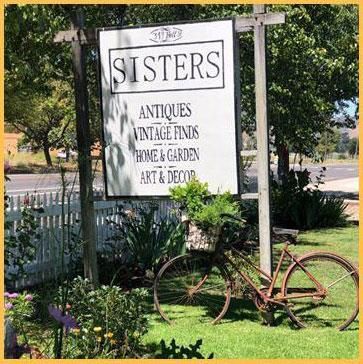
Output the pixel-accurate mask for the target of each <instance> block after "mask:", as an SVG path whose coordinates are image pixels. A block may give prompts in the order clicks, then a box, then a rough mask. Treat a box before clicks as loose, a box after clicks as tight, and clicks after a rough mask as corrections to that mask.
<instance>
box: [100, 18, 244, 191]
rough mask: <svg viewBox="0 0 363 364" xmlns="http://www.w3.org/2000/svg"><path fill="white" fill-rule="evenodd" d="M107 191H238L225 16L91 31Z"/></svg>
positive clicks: (230, 54) (229, 38)
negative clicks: (194, 186)
mask: <svg viewBox="0 0 363 364" xmlns="http://www.w3.org/2000/svg"><path fill="white" fill-rule="evenodd" d="M99 51H100V62H101V67H100V69H101V86H102V112H103V135H104V163H105V174H106V175H105V177H106V178H105V181H106V191H107V196H108V197H121V196H122V197H127V196H166V195H168V194H169V188H170V187H172V186H175V185H177V184H181V183H185V182H187V181H189V180H190V178H192V177H193V176H198V177H199V178H200V179H201V180H202V181H207V182H208V183H209V186H210V189H211V191H212V192H214V193H217V192H218V191H225V190H229V191H230V192H231V193H234V194H237V193H238V172H237V146H236V144H237V141H236V107H235V80H234V43H233V24H232V21H231V20H223V21H213V22H203V23H190V24H177V25H176V26H170V25H168V26H159V27H143V28H122V29H110V30H108V29H104V30H100V31H99Z"/></svg>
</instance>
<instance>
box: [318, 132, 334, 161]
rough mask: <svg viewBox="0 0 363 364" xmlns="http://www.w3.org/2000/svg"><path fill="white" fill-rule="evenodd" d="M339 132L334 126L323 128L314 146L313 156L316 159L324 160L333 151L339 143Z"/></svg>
mask: <svg viewBox="0 0 363 364" xmlns="http://www.w3.org/2000/svg"><path fill="white" fill-rule="evenodd" d="M339 140H340V132H339V130H338V129H336V128H331V129H327V130H325V131H324V132H323V133H322V134H321V135H320V138H319V143H318V145H317V146H316V147H315V151H314V153H315V158H316V159H317V160H321V161H323V160H325V159H326V158H327V156H328V155H329V154H331V153H333V152H334V151H335V150H336V149H337V146H338V144H339Z"/></svg>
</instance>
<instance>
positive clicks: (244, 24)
mask: <svg viewBox="0 0 363 364" xmlns="http://www.w3.org/2000/svg"><path fill="white" fill-rule="evenodd" d="M235 20H236V21H235V32H236V33H241V32H248V31H251V30H253V29H254V27H255V26H257V25H275V24H283V23H285V13H265V14H254V15H252V16H236V17H235ZM53 42H54V43H70V42H80V43H81V44H82V45H89V46H92V45H96V44H97V32H96V29H74V30H73V29H72V30H63V31H60V32H58V33H57V34H56V35H55V37H54V38H53Z"/></svg>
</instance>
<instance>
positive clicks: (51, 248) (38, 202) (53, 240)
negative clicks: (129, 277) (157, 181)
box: [5, 191, 174, 288]
mask: <svg viewBox="0 0 363 364" xmlns="http://www.w3.org/2000/svg"><path fill="white" fill-rule="evenodd" d="M26 200H28V201H29V203H30V204H31V206H32V207H33V208H34V210H35V211H37V210H39V208H41V212H35V215H36V217H37V221H38V224H39V228H38V235H39V238H38V239H36V240H35V242H34V243H35V246H36V258H35V259H34V261H32V262H31V263H29V264H27V265H26V272H27V275H26V277H24V278H21V279H19V280H18V281H17V282H16V287H17V288H21V287H26V286H30V285H34V284H38V283H41V282H44V281H47V280H49V279H52V278H54V277H56V276H57V275H58V274H59V273H60V269H61V249H60V247H61V243H60V242H61V234H62V229H61V225H62V223H61V216H62V203H61V193H59V192H57V193H48V194H45V193H44V194H36V195H29V196H28V197H27V196H15V197H14V196H10V199H9V207H8V208H7V211H6V221H10V222H11V228H10V229H9V230H8V231H6V232H5V233H6V234H14V232H15V230H16V228H17V226H18V224H20V222H21V218H22V215H21V208H22V206H24V202H28V201H26ZM94 200H95V202H94V207H95V220H96V221H95V224H96V236H97V250H98V251H104V250H105V249H107V245H108V244H107V239H108V238H110V237H111V236H112V235H113V234H114V230H113V229H112V226H111V225H110V224H107V219H112V220H114V221H116V222H118V221H119V219H120V217H119V215H118V214H117V210H118V205H120V204H121V205H123V206H124V207H125V208H128V207H138V206H142V205H145V204H147V203H150V202H153V203H156V204H157V205H158V207H159V209H158V210H157V212H156V219H157V220H159V219H161V218H165V217H168V218H172V216H173V215H172V209H173V208H174V205H173V204H172V203H171V202H170V201H169V200H152V201H151V200H142V201H141V200H137V201H130V200H128V201H125V200H120V201H105V200H103V199H102V191H96V192H95V194H94ZM67 201H68V197H67V198H66V204H65V205H64V212H65V221H66V222H67V221H70V223H71V224H70V225H72V231H73V232H75V233H77V232H79V229H80V227H79V226H80V223H79V222H80V200H79V194H78V193H77V192H73V193H70V195H69V202H70V203H69V205H68V204H67ZM68 215H69V220H68ZM66 264H68V262H67V261H66ZM11 271H12V268H11V267H6V272H7V273H9V272H11Z"/></svg>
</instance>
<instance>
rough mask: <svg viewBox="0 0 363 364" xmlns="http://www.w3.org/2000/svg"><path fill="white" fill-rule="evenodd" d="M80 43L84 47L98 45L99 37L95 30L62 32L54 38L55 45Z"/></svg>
mask: <svg viewBox="0 0 363 364" xmlns="http://www.w3.org/2000/svg"><path fill="white" fill-rule="evenodd" d="M77 41H78V42H80V43H81V44H83V45H96V44H97V35H96V30H95V29H72V30H62V31H60V32H58V33H57V34H56V35H55V37H54V38H53V42H54V43H70V42H77Z"/></svg>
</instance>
